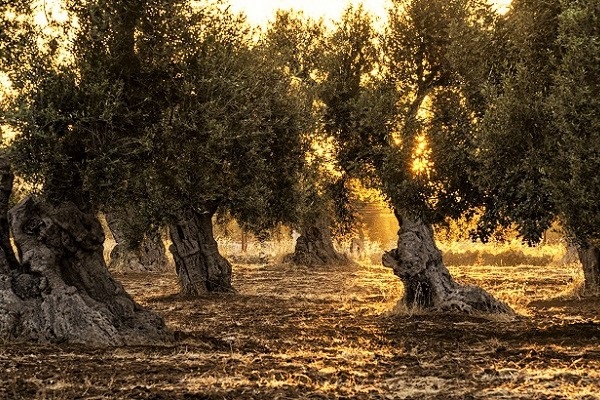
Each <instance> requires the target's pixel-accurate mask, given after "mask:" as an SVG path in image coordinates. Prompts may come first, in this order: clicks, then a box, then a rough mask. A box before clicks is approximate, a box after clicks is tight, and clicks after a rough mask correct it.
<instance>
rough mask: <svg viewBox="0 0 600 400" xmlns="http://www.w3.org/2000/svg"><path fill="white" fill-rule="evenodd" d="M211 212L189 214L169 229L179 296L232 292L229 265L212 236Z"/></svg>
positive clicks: (191, 212)
mask: <svg viewBox="0 0 600 400" xmlns="http://www.w3.org/2000/svg"><path fill="white" fill-rule="evenodd" d="M212 216H213V213H210V212H207V213H203V214H200V213H197V212H194V211H191V210H190V211H188V212H187V213H186V215H185V217H184V218H182V219H180V221H179V222H178V223H177V224H172V225H171V226H170V227H169V232H170V235H171V241H172V242H173V244H172V245H171V246H170V248H169V249H170V251H171V253H172V254H173V259H174V261H175V270H176V271H177V276H178V277H179V284H180V286H181V294H183V295H187V296H196V295H199V294H203V293H207V292H232V291H233V287H232V286H231V264H230V263H229V261H227V260H226V259H225V258H224V257H223V256H221V254H220V253H219V247H218V245H217V241H216V240H215V238H214V235H213V225H212Z"/></svg>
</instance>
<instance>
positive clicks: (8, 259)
mask: <svg viewBox="0 0 600 400" xmlns="http://www.w3.org/2000/svg"><path fill="white" fill-rule="evenodd" d="M13 180H14V176H13V173H12V171H11V169H10V163H9V162H8V160H7V159H6V158H5V157H0V253H1V254H0V273H8V272H9V271H10V270H14V269H17V268H18V266H19V262H18V261H17V258H16V257H15V253H14V251H13V249H12V246H11V244H10V227H9V225H8V201H9V199H10V194H11V193H12V187H13Z"/></svg>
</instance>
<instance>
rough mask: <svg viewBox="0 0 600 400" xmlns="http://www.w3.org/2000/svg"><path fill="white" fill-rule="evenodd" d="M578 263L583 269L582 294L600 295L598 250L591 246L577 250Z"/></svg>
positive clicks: (599, 251) (599, 256)
mask: <svg viewBox="0 0 600 400" xmlns="http://www.w3.org/2000/svg"><path fill="white" fill-rule="evenodd" d="M577 254H578V255H579V261H580V262H581V265H582V267H583V276H584V278H585V281H584V283H583V289H584V293H586V294H590V295H597V294H599V293H600V249H599V248H598V247H596V246H593V245H587V246H580V247H578V248H577Z"/></svg>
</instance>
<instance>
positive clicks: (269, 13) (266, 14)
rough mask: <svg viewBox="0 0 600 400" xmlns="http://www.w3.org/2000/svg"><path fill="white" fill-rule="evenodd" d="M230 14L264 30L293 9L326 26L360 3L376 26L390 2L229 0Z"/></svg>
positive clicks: (496, 1) (506, 0) (502, 6)
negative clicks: (280, 11)
mask: <svg viewBox="0 0 600 400" xmlns="http://www.w3.org/2000/svg"><path fill="white" fill-rule="evenodd" d="M511 1H512V0H489V2H490V3H491V4H492V5H493V6H494V8H495V9H496V11H497V12H498V13H500V14H505V13H506V12H507V11H508V9H509V6H510V3H511ZM229 3H230V4H231V8H232V10H233V11H234V12H243V13H244V14H246V16H247V17H248V21H249V22H250V23H251V24H252V25H257V26H262V27H264V26H266V25H267V23H268V22H269V20H271V19H272V18H273V16H274V15H275V12H276V11H277V10H278V9H284V10H285V9H295V10H299V11H302V12H304V14H306V15H307V16H309V17H312V18H323V19H324V20H325V21H326V22H329V21H331V20H337V19H339V17H340V16H341V15H342V12H343V11H344V9H345V8H346V7H348V6H349V5H350V4H352V5H358V4H360V3H362V4H363V5H364V7H365V8H366V9H367V10H368V11H369V12H370V13H371V14H373V15H374V16H375V17H376V18H377V19H378V20H379V22H380V23H381V22H383V21H384V20H385V19H386V15H387V9H388V8H389V7H390V5H391V0H364V1H360V0H327V1H323V0H303V1H298V0H255V1H248V0H229Z"/></svg>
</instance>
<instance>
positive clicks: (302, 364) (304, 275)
mask: <svg viewBox="0 0 600 400" xmlns="http://www.w3.org/2000/svg"><path fill="white" fill-rule="evenodd" d="M450 269H451V272H452V274H453V275H454V276H455V277H456V278H457V279H458V280H460V281H462V282H468V283H472V284H477V285H481V286H483V287H485V288H486V289H488V290H489V291H491V292H492V293H493V294H495V295H496V296H498V297H500V298H501V299H503V300H505V301H507V302H508V303H509V304H511V306H513V307H515V308H516V309H517V311H518V312H520V313H521V316H520V317H518V318H516V319H513V320H510V321H506V320H502V319H481V318H466V317H456V316H454V317H445V318H441V317H440V316H434V315H427V314H416V313H415V314H407V313H404V314H394V313H392V312H391V311H392V310H393V309H394V307H395V306H396V304H397V302H398V300H399V299H400V297H401V295H402V285H401V283H400V282H399V280H398V279H397V278H396V277H395V276H394V275H393V274H392V273H391V271H390V270H389V269H386V268H383V267H381V266H378V265H371V264H368V265H355V266H348V267H335V268H315V269H310V268H306V267H294V266H291V265H279V264H271V263H261V264H236V265H234V286H235V287H236V289H237V290H238V293H237V294H234V295H209V296H204V297H201V298H197V299H185V298H180V297H178V296H177V290H178V288H177V283H176V279H175V277H174V276H173V275H171V274H154V275H152V279H148V276H147V275H144V274H129V275H120V276H118V278H119V279H120V280H122V281H123V282H124V284H125V285H126V287H127V289H128V291H129V292H130V293H132V294H133V296H134V297H135V298H136V299H137V300H138V301H139V302H140V303H142V304H143V305H144V306H146V307H148V308H151V309H153V310H156V311H157V312H158V313H160V314H161V315H163V316H164V317H165V320H166V322H167V324H168V326H169V327H170V328H171V329H173V330H174V331H176V337H177V342H176V343H174V344H172V345H168V346H162V347H150V346H147V347H144V346H140V347H120V348H108V349H89V348H82V347H78V346H66V345H62V346H47V345H37V346H33V345H18V344H5V345H2V346H0V369H1V370H2V371H3V374H2V375H1V376H0V398H2V399H4V398H7V399H33V398H40V399H44V398H46V399H73V398H83V399H214V400H216V399H596V398H599V397H598V393H600V351H599V350H598V346H597V343H598V339H599V338H600V316H599V315H598V312H597V310H598V306H599V305H600V300H598V299H597V298H585V299H580V300H577V299H576V298H566V297H565V298H557V296H558V295H559V294H561V293H564V292H566V291H569V290H571V289H572V288H573V287H574V285H575V284H576V283H577V282H578V279H580V272H579V270H578V269H577V268H576V266H567V267H563V266H559V265H554V266H544V267H540V266H531V265H520V266H503V267H497V266H482V265H471V266H454V267H451V268H450Z"/></svg>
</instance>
